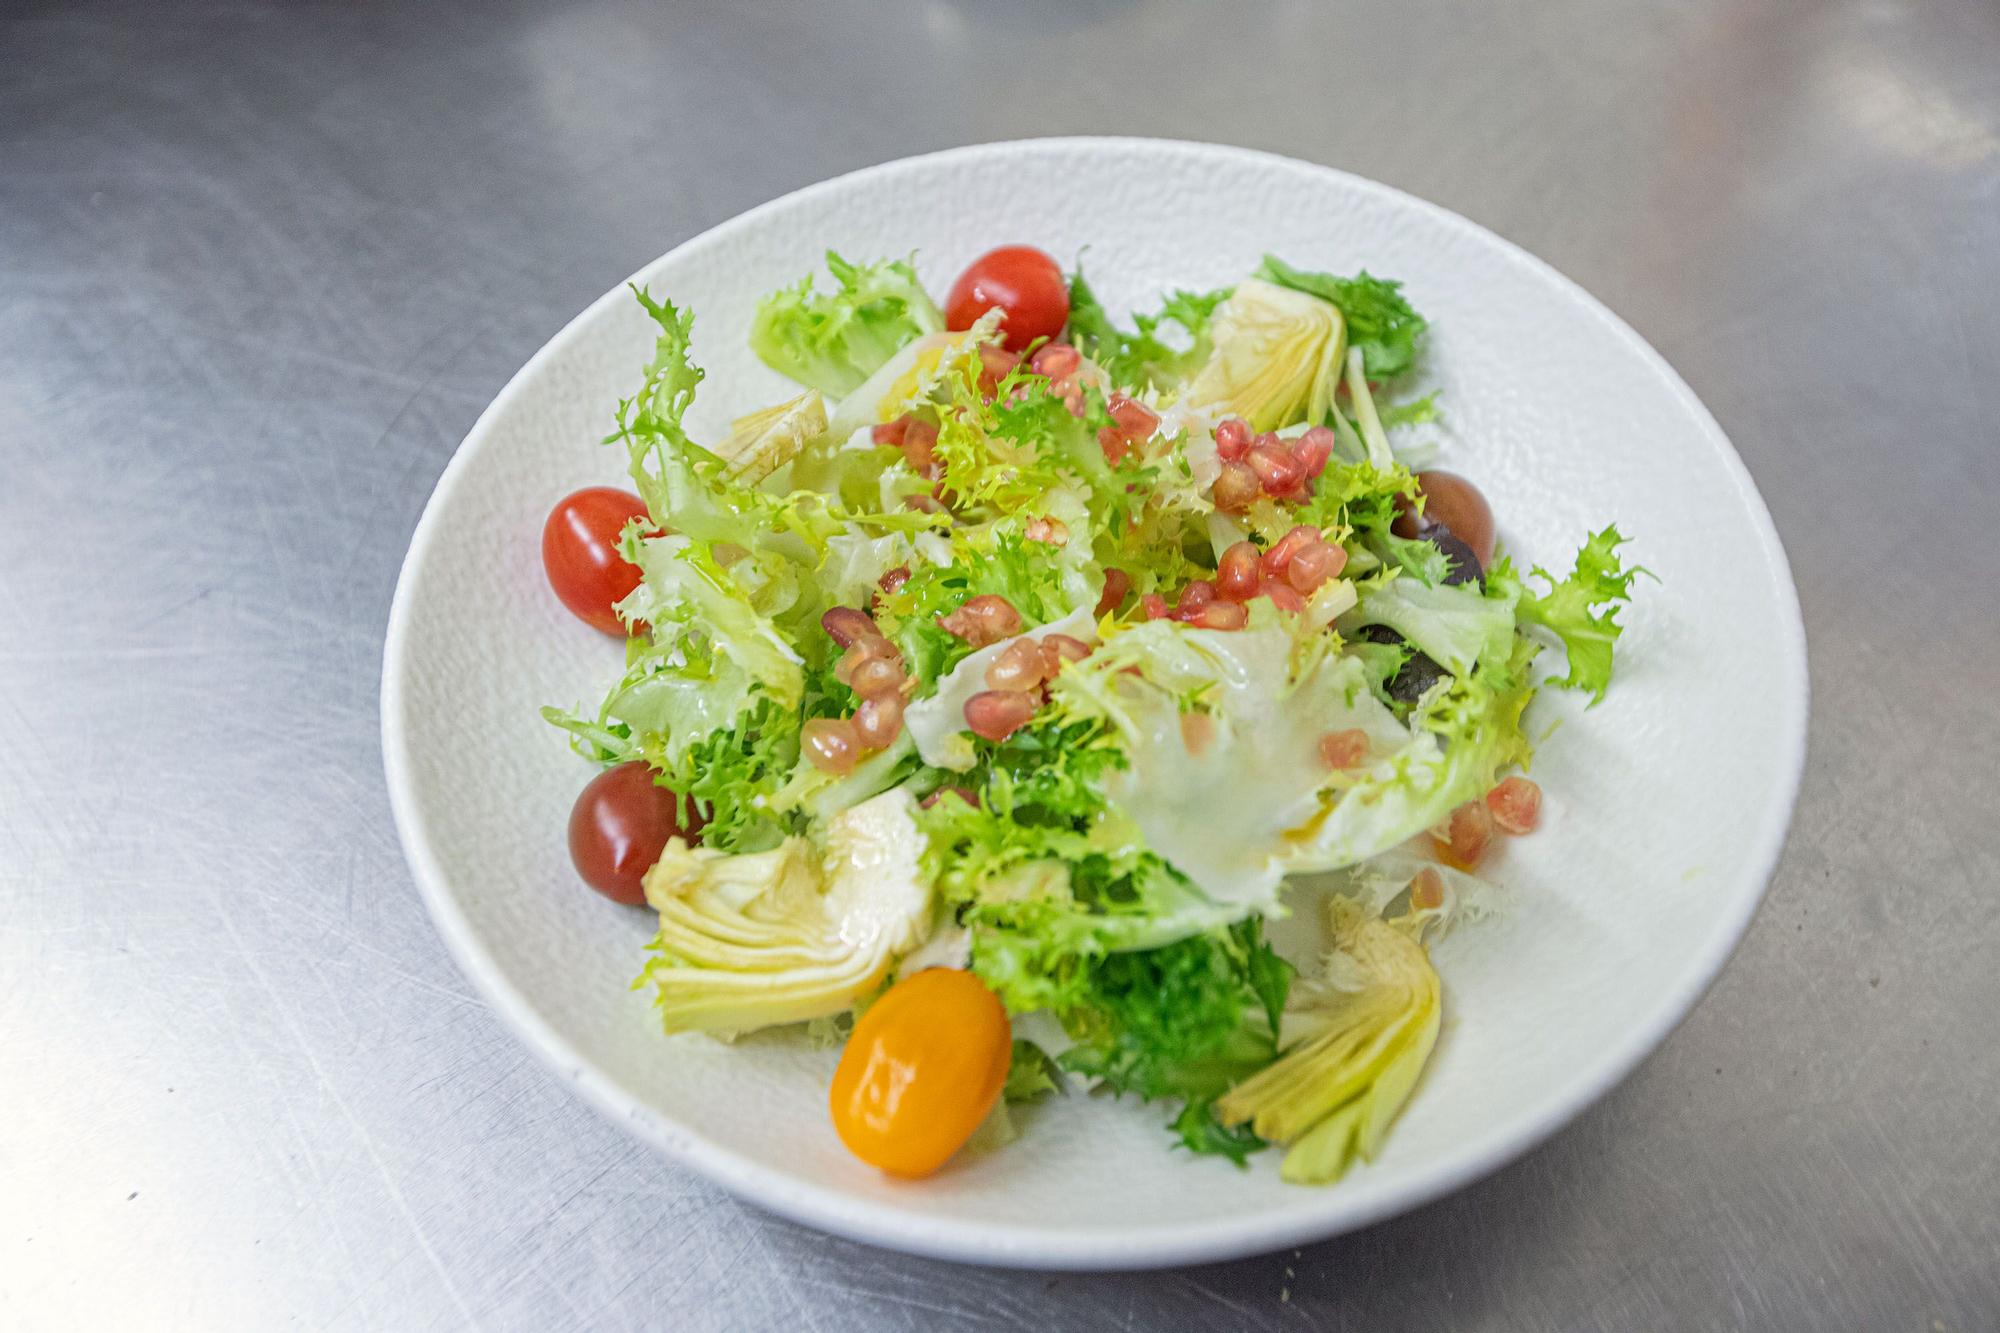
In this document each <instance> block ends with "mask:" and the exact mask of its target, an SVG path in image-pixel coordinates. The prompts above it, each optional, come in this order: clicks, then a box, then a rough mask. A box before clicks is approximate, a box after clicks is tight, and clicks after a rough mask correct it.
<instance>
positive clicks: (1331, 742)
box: [1319, 727, 1368, 769]
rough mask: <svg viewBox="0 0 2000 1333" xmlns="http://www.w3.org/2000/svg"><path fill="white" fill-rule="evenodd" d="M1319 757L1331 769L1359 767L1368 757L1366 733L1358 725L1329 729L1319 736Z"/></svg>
mask: <svg viewBox="0 0 2000 1333" xmlns="http://www.w3.org/2000/svg"><path fill="white" fill-rule="evenodd" d="M1319 757H1320V758H1321V759H1323V760H1325V761H1326V766H1327V767H1328V768H1332V769H1348V768H1356V767H1359V766H1360V764H1361V762H1362V761H1363V760H1365V759H1366V758H1368V733H1367V732H1365V731H1363V730H1362V729H1361V728H1359V727H1349V728H1347V729H1346V730H1345V731H1329V732H1327V733H1326V735H1324V736H1322V737H1320V738H1319Z"/></svg>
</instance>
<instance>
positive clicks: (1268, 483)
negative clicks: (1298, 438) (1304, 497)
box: [1244, 442, 1306, 495]
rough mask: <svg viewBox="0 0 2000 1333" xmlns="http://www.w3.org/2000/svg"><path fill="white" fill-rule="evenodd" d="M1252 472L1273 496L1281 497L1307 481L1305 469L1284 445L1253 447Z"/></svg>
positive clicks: (1249, 461)
mask: <svg viewBox="0 0 2000 1333" xmlns="http://www.w3.org/2000/svg"><path fill="white" fill-rule="evenodd" d="M1244 461H1245V462H1247V463H1249V465H1250V470H1251V471H1252V472H1255V473H1256V474H1257V480H1258V482H1259V483H1260V484H1261V485H1262V486H1263V488H1264V489H1265V490H1266V491H1268V492H1269V493H1270V494H1272V495H1280V494H1283V493H1284V492H1286V491H1289V490H1291V489H1292V488H1293V487H1294V486H1296V485H1298V484H1299V483H1300V482H1301V481H1303V480H1305V475H1306V472H1305V469H1304V468H1303V467H1301V466H1299V460H1298V459H1296V458H1293V457H1292V456H1291V454H1290V453H1289V452H1288V451H1287V450H1286V449H1285V447H1284V446H1283V445H1282V444H1278V443H1276V442H1273V443H1270V444H1257V445H1252V446H1251V448H1250V453H1249V455H1248V457H1247V458H1246V459H1245V460H1244Z"/></svg>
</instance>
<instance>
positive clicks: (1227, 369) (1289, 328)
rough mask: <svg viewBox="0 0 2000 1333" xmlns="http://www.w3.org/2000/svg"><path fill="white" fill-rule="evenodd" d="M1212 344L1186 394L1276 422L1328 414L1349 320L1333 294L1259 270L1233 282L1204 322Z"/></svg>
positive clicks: (1315, 419)
mask: <svg viewBox="0 0 2000 1333" xmlns="http://www.w3.org/2000/svg"><path fill="white" fill-rule="evenodd" d="M1209 333H1210V337H1211V338H1212V339H1213V341H1214V348H1213V350H1212V351H1210V353H1209V356H1208V360H1207V362H1206V363H1204V364H1203V366H1202V368H1201V370H1200V371H1199V372H1198V373H1197V374H1196V375H1195V377H1194V382H1193V383H1191V384H1189V385H1188V388H1187V393H1186V394H1185V395H1184V398H1185V401H1187V402H1188V403H1190V404H1192V405H1194V406H1198V407H1211V408H1214V409H1217V410H1220V411H1223V412H1226V413H1229V414H1232V415H1235V416H1239V417H1242V418H1243V419H1244V420H1245V421H1247V422H1249V423H1250V426H1251V428H1252V429H1253V430H1258V431H1267V430H1277V429H1279V428H1281V427H1284V426H1289V425H1292V424H1294V423H1296V422H1300V421H1306V422H1311V423H1313V424H1315V425H1317V424H1319V423H1320V422H1323V421H1325V420H1326V414H1327V412H1328V411H1329V410H1330V409H1331V408H1332V407H1333V393H1334V390H1335V389H1336V388H1337V387H1338V386H1339V384H1340V368H1341V354H1342V352H1343V351H1345V350H1346V346H1347V322H1346V320H1344V319H1343V318H1342V317H1341V314H1340V310H1339V308H1338V307H1337V306H1335V305H1334V304H1333V303H1332V302H1331V301H1322V300H1320V299H1319V298H1318V297H1316V296H1308V295H1306V294H1305V293H1304V292H1295V291H1292V290H1291V289H1289V288H1286V287H1280V286H1277V285H1276V284H1274V283H1269V282H1264V281H1262V280H1260V279H1257V278H1251V279H1249V280H1247V281H1244V282H1241V283H1239V284H1237V287H1236V290H1235V291H1234V292H1232V293H1231V294H1230V296H1229V299H1228V300H1226V301H1224V302H1223V303H1222V304H1221V305H1220V306H1218V307H1216V311H1215V315H1214V318H1213V320H1212V322H1211V323H1210V325H1209Z"/></svg>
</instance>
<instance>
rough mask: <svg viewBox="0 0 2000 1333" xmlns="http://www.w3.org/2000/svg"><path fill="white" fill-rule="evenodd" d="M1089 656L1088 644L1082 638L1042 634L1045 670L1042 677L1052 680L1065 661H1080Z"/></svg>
mask: <svg viewBox="0 0 2000 1333" xmlns="http://www.w3.org/2000/svg"><path fill="white" fill-rule="evenodd" d="M1088 656H1090V645H1089V644H1087V643H1085V642H1084V641H1083V640H1082V639H1078V638H1073V637H1071V636H1070V635H1067V634H1044V635H1043V636H1042V662H1043V664H1044V665H1045V666H1046V668H1047V670H1046V671H1045V672H1044V675H1043V679H1045V680H1054V679H1055V678H1056V673H1057V672H1058V671H1061V670H1062V669H1063V664H1064V663H1066V662H1081V661H1082V660H1083V659H1084V658H1086V657H1088Z"/></svg>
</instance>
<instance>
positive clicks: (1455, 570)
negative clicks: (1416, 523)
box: [1417, 523, 1486, 587]
mask: <svg viewBox="0 0 2000 1333" xmlns="http://www.w3.org/2000/svg"><path fill="white" fill-rule="evenodd" d="M1417 538H1418V540H1420V541H1427V542H1429V543H1430V544H1431V545H1432V546H1435V547H1437V548H1438V550H1440V551H1442V552H1444V558H1445V559H1446V560H1448V561H1450V562H1451V572H1450V573H1448V574H1446V575H1445V576H1444V581H1445V582H1446V583H1476V584H1478V585H1480V586H1481V587H1484V586H1485V583H1486V571H1485V570H1483V569H1481V568H1480V567H1479V556H1478V555H1477V554H1476V553H1475V552H1474V551H1473V549H1472V547H1470V546H1469V545H1467V544H1466V543H1465V542H1463V541H1461V540H1459V537H1458V534H1456V533H1454V532H1453V531H1452V530H1451V529H1450V528H1448V527H1446V526H1445V525H1444V524H1442V523H1426V524H1425V525H1424V526H1423V527H1422V528H1421V529H1420V530H1419V531H1418V533H1417Z"/></svg>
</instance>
